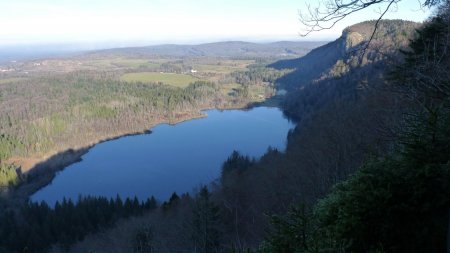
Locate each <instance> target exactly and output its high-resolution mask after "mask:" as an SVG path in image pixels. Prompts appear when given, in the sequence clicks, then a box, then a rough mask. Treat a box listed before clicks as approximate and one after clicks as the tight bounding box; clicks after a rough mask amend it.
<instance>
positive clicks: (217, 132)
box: [31, 107, 294, 204]
mask: <svg viewBox="0 0 450 253" xmlns="http://www.w3.org/2000/svg"><path fill="white" fill-rule="evenodd" d="M205 113H207V114H208V117H205V118H201V119H194V120H189V121H185V122H182V123H179V124H176V125H168V124H161V125H157V126H155V127H154V128H152V129H151V133H149V134H141V135H134V136H126V137H122V138H119V139H115V140H111V141H107V142H103V143H100V144H98V145H95V146H94V147H93V148H92V149H90V150H89V152H88V153H86V154H85V155H84V156H83V157H82V161H80V162H78V163H75V164H72V165H70V166H68V167H66V168H65V169H64V170H63V171H60V172H59V173H58V174H57V175H56V177H55V178H54V179H53V181H52V183H51V184H49V185H47V186H46V187H44V188H42V189H41V190H39V191H38V192H36V193H35V194H34V195H33V196H31V200H32V201H46V202H47V203H48V204H54V203H55V202H56V201H57V200H59V201H61V200H62V199H63V198H64V197H65V198H67V199H68V198H71V199H73V200H76V199H78V196H80V195H82V196H87V195H90V196H105V197H115V196H117V194H118V195H120V196H121V197H122V198H126V197H134V196H137V197H138V198H139V199H141V200H144V199H146V198H148V197H150V196H152V195H153V196H155V198H157V199H158V200H162V201H164V200H167V199H168V198H169V197H170V195H171V194H172V193H173V192H177V193H178V194H181V193H184V192H191V191H192V189H193V188H194V187H197V186H199V185H200V184H208V183H209V182H212V181H213V180H215V179H217V178H218V177H219V176H220V171H221V167H222V164H223V162H224V161H225V160H226V159H227V158H228V157H229V156H230V155H231V153H232V152H233V151H234V150H237V151H239V152H240V153H241V154H245V155H248V156H251V157H255V158H259V157H261V156H262V155H263V154H264V153H265V152H266V151H267V149H268V148H269V147H273V148H276V149H278V150H280V151H283V150H284V149H285V146H286V137H287V133H288V131H289V130H290V129H292V128H293V127H294V123H292V122H290V121H289V120H288V119H287V118H285V117H284V115H283V113H282V111H281V110H280V109H278V108H269V107H256V108H253V109H251V110H225V111H219V110H208V111H205Z"/></svg>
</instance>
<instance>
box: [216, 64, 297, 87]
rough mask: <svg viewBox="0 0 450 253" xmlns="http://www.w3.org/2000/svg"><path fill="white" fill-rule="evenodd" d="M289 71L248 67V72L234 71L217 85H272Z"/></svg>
mask: <svg viewBox="0 0 450 253" xmlns="http://www.w3.org/2000/svg"><path fill="white" fill-rule="evenodd" d="M288 72H289V70H277V69H273V68H267V67H266V66H258V65H257V64H255V66H252V65H250V66H249V70H246V71H235V72H232V73H230V74H228V75H226V76H225V77H222V78H221V79H220V80H219V83H223V84H227V83H238V84H242V85H247V86H248V85H263V84H264V83H270V84H274V83H275V82H276V80H277V79H279V78H280V77H282V76H283V75H285V74H286V73H288Z"/></svg>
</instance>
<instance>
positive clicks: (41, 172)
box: [6, 102, 263, 203]
mask: <svg viewBox="0 0 450 253" xmlns="http://www.w3.org/2000/svg"><path fill="white" fill-rule="evenodd" d="M259 106H263V105H261V104H257V103H254V102H252V103H246V104H243V105H233V106H215V107H207V108H202V109H200V110H198V111H196V112H192V113H191V114H189V115H186V116H183V117H180V118H178V119H174V120H173V121H172V120H169V121H161V122H158V123H155V124H152V125H150V126H149V127H148V128H146V129H145V130H142V131H136V132H132V133H129V132H128V133H124V134H120V135H115V136H111V137H107V138H103V139H100V140H97V141H94V142H92V143H91V144H89V145H86V146H82V147H80V148H69V149H67V150H63V151H59V152H55V153H53V154H52V155H48V156H45V157H44V158H42V159H41V160H38V161H37V162H36V163H35V164H34V165H33V167H32V168H31V169H29V170H28V171H26V172H25V173H24V174H23V175H22V178H23V179H24V180H23V181H21V182H20V183H19V184H18V185H17V186H14V187H13V188H11V189H9V190H8V191H7V193H6V196H7V198H8V199H9V200H12V201H13V202H18V203H20V202H24V201H27V200H28V199H29V197H30V196H32V195H33V194H34V193H36V192H37V191H39V190H40V189H42V188H44V187H46V186H47V185H49V184H51V182H52V181H53V179H54V178H55V177H56V175H57V173H58V172H60V171H63V170H64V169H65V168H66V167H68V166H70V165H72V164H75V163H77V162H80V161H82V157H83V155H85V154H86V153H88V152H89V150H90V149H92V148H93V147H95V146H96V145H98V144H101V143H104V142H108V141H113V140H117V139H120V138H123V137H127V136H136V135H142V134H149V133H151V129H153V128H154V127H156V126H158V125H162V124H169V125H176V124H180V123H183V122H186V121H191V120H196V119H201V118H205V117H207V114H206V113H205V111H208V110H220V111H223V110H250V109H252V108H255V107H259Z"/></svg>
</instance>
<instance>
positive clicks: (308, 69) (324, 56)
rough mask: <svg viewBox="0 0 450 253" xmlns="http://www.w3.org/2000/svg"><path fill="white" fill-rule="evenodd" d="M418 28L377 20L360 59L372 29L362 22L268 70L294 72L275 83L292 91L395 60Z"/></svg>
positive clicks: (368, 23) (406, 22) (404, 23)
mask: <svg viewBox="0 0 450 253" xmlns="http://www.w3.org/2000/svg"><path fill="white" fill-rule="evenodd" d="M419 25H420V24H418V23H414V22H410V21H403V20H382V21H380V23H379V24H378V28H377V31H376V33H375V35H374V37H373V39H372V41H371V42H370V44H369V45H368V47H367V49H366V51H365V54H364V57H361V54H362V52H363V50H362V49H364V48H365V47H366V45H367V43H368V41H369V39H370V37H371V35H372V33H373V29H374V26H375V21H366V22H362V23H359V24H355V25H353V26H350V27H347V28H346V29H345V30H344V31H343V32H342V36H341V37H339V38H338V39H336V40H335V41H332V42H330V43H328V44H326V45H323V46H321V47H318V48H316V49H314V50H312V51H311V52H310V53H308V54H307V55H305V56H304V57H301V58H297V59H291V60H282V61H278V62H276V63H274V64H272V65H271V67H273V68H276V69H283V68H289V69H294V71H293V72H292V73H291V74H288V75H286V76H284V77H283V78H281V79H279V80H278V81H279V83H280V84H281V85H282V86H283V87H284V88H286V89H291V90H292V89H294V90H295V89H298V88H300V87H304V86H306V85H308V84H310V83H313V82H317V81H320V80H324V79H329V78H335V77H340V76H342V75H343V74H345V73H347V72H349V71H350V70H354V69H357V68H361V67H365V66H367V65H370V64H374V63H378V62H380V61H383V60H390V59H391V58H396V56H398V49H399V48H405V47H406V46H407V45H408V42H409V39H410V38H412V37H413V34H414V31H415V28H417V27H418V26H419ZM388 58H389V59H388Z"/></svg>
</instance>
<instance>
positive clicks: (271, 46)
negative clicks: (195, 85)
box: [87, 41, 326, 58]
mask: <svg viewBox="0 0 450 253" xmlns="http://www.w3.org/2000/svg"><path fill="white" fill-rule="evenodd" d="M325 43H326V42H293V41H279V42H273V43H251V42H243V41H226V42H215V43H207V44H199V45H175V44H166V45H157V46H147V47H128V48H116V49H106V50H99V51H94V52H91V53H88V54H87V55H88V56H105V57H106V56H110V55H126V56H136V57H148V56H172V57H205V56H213V57H239V58H245V57H248V58H250V57H252V58H254V57H268V58H270V57H289V58H292V57H299V56H303V55H305V54H307V53H308V52H309V51H311V50H312V49H313V48H316V47H318V46H321V45H323V44H325Z"/></svg>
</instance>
